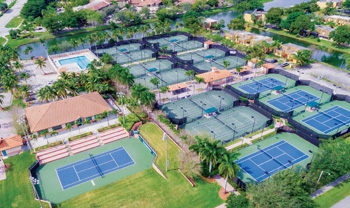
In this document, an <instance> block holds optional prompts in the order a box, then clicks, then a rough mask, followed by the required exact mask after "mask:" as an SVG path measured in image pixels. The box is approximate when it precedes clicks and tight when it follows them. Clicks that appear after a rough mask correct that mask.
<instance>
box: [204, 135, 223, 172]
mask: <svg viewBox="0 0 350 208" xmlns="http://www.w3.org/2000/svg"><path fill="white" fill-rule="evenodd" d="M219 142H220V141H218V140H217V141H214V142H206V143H205V144H204V147H203V148H202V149H201V158H202V159H204V160H205V161H207V163H208V162H209V178H210V173H211V169H212V166H213V165H214V166H215V165H216V164H217V162H218V160H219V158H220V157H221V155H222V154H223V153H225V152H226V149H225V148H224V147H223V146H219Z"/></svg>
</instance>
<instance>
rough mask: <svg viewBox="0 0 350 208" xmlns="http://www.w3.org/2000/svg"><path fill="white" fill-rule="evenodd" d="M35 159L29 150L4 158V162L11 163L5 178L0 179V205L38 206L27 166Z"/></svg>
mask: <svg viewBox="0 0 350 208" xmlns="http://www.w3.org/2000/svg"><path fill="white" fill-rule="evenodd" d="M35 160H36V159H35V156H34V155H30V152H29V151H26V152H24V153H22V154H21V155H18V156H15V157H11V158H9V159H6V160H5V164H11V167H10V168H9V170H7V171H6V177H7V178H6V180H3V181H0V207H28V208H32V207H33V208H35V207H40V204H39V202H38V201H36V200H35V199H34V194H33V189H32V186H31V184H30V181H29V179H28V177H29V172H28V168H29V167H30V166H31V165H32V164H33V163H34V161H35ZM44 204H45V207H48V204H46V203H44Z"/></svg>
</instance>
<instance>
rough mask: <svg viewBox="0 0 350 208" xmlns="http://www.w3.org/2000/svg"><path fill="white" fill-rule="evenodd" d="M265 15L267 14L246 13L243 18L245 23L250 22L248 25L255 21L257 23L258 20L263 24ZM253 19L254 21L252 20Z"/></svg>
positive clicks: (263, 12)
mask: <svg viewBox="0 0 350 208" xmlns="http://www.w3.org/2000/svg"><path fill="white" fill-rule="evenodd" d="M266 14H267V12H265V11H253V12H246V13H244V16H243V18H244V20H245V21H246V22H250V23H256V21H258V20H261V21H262V22H265V20H266ZM254 17H255V19H253V18H254Z"/></svg>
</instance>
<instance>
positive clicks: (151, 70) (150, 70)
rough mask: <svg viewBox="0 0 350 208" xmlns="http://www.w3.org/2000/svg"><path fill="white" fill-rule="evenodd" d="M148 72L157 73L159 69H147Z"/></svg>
mask: <svg viewBox="0 0 350 208" xmlns="http://www.w3.org/2000/svg"><path fill="white" fill-rule="evenodd" d="M147 71H148V72H154V71H157V68H151V69H147Z"/></svg>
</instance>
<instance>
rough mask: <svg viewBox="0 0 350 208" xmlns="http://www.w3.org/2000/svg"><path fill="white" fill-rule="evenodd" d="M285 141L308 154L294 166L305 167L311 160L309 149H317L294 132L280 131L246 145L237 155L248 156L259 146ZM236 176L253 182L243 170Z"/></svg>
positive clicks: (315, 150) (244, 180)
mask: <svg viewBox="0 0 350 208" xmlns="http://www.w3.org/2000/svg"><path fill="white" fill-rule="evenodd" d="M282 140H284V141H286V142H288V143H289V144H291V145H293V146H294V147H295V148H297V149H299V150H300V151H302V152H303V153H304V154H306V155H308V156H309V157H308V158H306V159H304V160H303V161H301V162H299V163H298V164H296V166H298V165H300V166H302V167H304V168H305V167H306V165H307V164H308V163H310V162H311V159H312V153H310V152H309V150H311V151H312V152H313V153H314V154H315V153H316V152H317V151H318V147H316V146H315V145H313V144H311V143H309V142H308V141H306V140H304V139H303V138H301V137H299V136H298V135H296V134H291V133H280V134H276V135H274V136H272V137H270V138H268V139H265V140H263V141H261V142H258V143H256V144H254V145H251V146H249V147H246V148H244V149H242V150H240V151H238V152H239V153H240V154H241V155H240V156H239V159H240V158H243V157H245V156H248V155H250V154H253V153H254V152H257V151H258V147H259V148H266V147H268V146H271V145H273V144H275V143H278V142H280V141H282ZM237 177H238V178H239V179H240V180H242V181H243V182H244V183H255V180H254V178H252V177H251V176H250V175H249V174H247V173H246V172H245V171H244V170H240V171H239V172H238V174H237Z"/></svg>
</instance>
